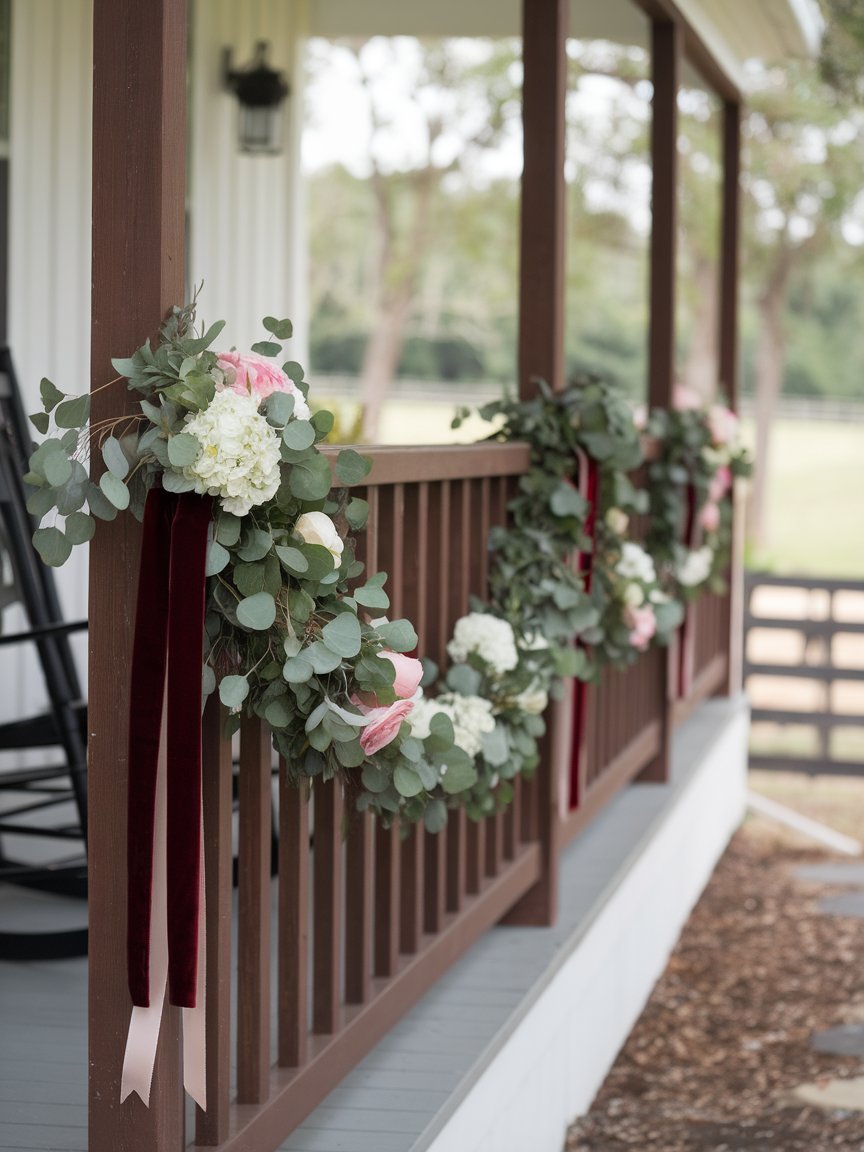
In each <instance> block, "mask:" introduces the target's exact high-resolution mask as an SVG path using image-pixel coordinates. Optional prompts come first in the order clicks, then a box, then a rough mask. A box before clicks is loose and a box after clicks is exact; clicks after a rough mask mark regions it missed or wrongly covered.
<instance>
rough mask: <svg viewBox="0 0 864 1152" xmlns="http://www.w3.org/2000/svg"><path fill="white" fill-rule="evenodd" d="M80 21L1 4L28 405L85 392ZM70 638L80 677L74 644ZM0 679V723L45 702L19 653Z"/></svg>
mask: <svg viewBox="0 0 864 1152" xmlns="http://www.w3.org/2000/svg"><path fill="white" fill-rule="evenodd" d="M91 25H92V13H91V0H13V5H12V52H11V65H12V67H11V84H10V113H11V122H10V159H9V183H10V209H9V346H10V348H11V350H12V356H13V358H14V362H15V366H16V369H17V373H18V378H19V380H20V383H21V387H22V390H23V392H24V403H25V407H26V408H27V410H28V411H30V412H32V411H34V410H36V409H37V408H38V407H39V399H38V397H39V380H40V379H41V377H42V376H48V377H50V378H51V379H52V380H55V381H56V383H57V385H58V387H60V388H62V389H63V390H64V391H70V392H81V391H85V390H86V389H87V388H88V387H89V379H90V365H89V360H90V187H91V175H90V166H91V147H90V136H91V132H90V123H91V75H92V64H91V61H92V53H91V40H92V36H91ZM78 551H79V553H80V555H77V556H74V557H73V559H72V560H70V561H69V563H68V564H67V565H66V566H65V567H64V568H63V569H62V570H61V571H60V572H59V573H58V584H59V587H60V594H61V598H62V601H63V606H64V612H65V614H66V615H67V617H68V618H70V619H78V618H79V617H83V616H85V615H86V612H87V558H86V554H85V552H84V551H82V550H80V549H79V550H78ZM10 623H11V622H10ZM76 644H77V645H78V648H77V651H78V653H79V656H80V657H81V658H80V659H79V667H80V668H81V671H82V674H83V673H85V672H86V668H85V663H86V661H85V659H84V651H85V647H86V641H85V639H84V638H83V637H81V638H79V639H78V640H77V641H76ZM0 682H2V683H3V685H4V691H3V692H2V693H0V719H7V718H11V717H14V716H20V715H26V714H27V713H29V712H31V711H34V710H35V709H36V707H38V706H39V705H40V703H41V702H42V701H43V700H44V698H45V697H44V689H43V686H42V680H41V675H40V673H39V671H38V665H37V664H36V662H35V659H34V658H33V655H32V653H29V652H26V651H24V650H22V651H20V652H19V653H16V654H14V655H12V654H9V655H7V654H4V656H3V662H2V663H0Z"/></svg>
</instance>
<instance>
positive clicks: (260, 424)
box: [183, 390, 280, 516]
mask: <svg viewBox="0 0 864 1152" xmlns="http://www.w3.org/2000/svg"><path fill="white" fill-rule="evenodd" d="M183 431H184V432H188V433H189V434H190V435H191V436H194V437H195V439H196V440H197V441H198V443H199V444H200V445H201V449H200V451H199V453H198V455H197V457H196V458H195V460H194V461H193V463H192V464H189V465H187V466H186V467H185V468H184V469H183V475H184V476H186V477H187V478H188V479H189V480H194V481H195V491H196V492H198V493H199V494H201V495H203V494H204V493H209V494H210V495H211V496H218V497H219V498H220V503H221V504H222V507H223V508H224V509H225V511H226V512H231V513H233V514H234V515H235V516H245V515H246V514H247V513H248V512H249V510H250V508H255V507H256V506H257V505H259V504H265V503H266V502H267V501H268V500H272V499H273V497H274V496H275V495H276V490H277V489H278V487H279V479H280V475H279V434H278V432H277V431H276V429H275V428H273V427H271V426H270V425H269V424H268V423H267V421H266V419H265V418H264V417H263V416H262V415H261V413H260V412H259V411H258V400H257V398H256V397H255V396H241V395H238V394H237V393H236V392H230V391H227V390H226V391H224V392H217V393H216V395H215V396H214V397H213V399H212V400H211V401H210V404H209V406H208V407H207V408H205V409H204V411H203V412H197V413H196V414H195V415H194V416H191V417H190V418H189V419H188V420H187V421H186V424H185V426H184V428H183Z"/></svg>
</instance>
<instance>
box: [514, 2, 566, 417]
mask: <svg viewBox="0 0 864 1152" xmlns="http://www.w3.org/2000/svg"><path fill="white" fill-rule="evenodd" d="M569 9H570V5H569V0H523V4H522V18H523V31H522V59H523V71H524V79H523V85H522V124H523V129H522V130H523V149H524V166H523V170H522V205H521V225H520V265H519V395H520V396H521V397H522V399H523V400H527V399H530V398H531V397H532V396H534V395H536V392H537V384H536V381H537V379H538V378H540V379H543V380H545V381H546V382H547V383H548V384H550V385H551V386H552V387H553V388H555V389H556V390H560V389H562V388H563V387H564V376H565V366H564V261H565V194H566V188H565V182H564V139H565V99H566V95H567V53H566V43H567V29H568V23H569Z"/></svg>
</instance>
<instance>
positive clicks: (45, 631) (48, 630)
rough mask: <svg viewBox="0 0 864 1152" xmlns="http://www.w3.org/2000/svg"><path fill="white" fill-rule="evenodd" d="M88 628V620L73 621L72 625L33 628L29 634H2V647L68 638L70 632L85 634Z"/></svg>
mask: <svg viewBox="0 0 864 1152" xmlns="http://www.w3.org/2000/svg"><path fill="white" fill-rule="evenodd" d="M87 627H88V621H86V620H73V621H71V622H70V623H59V624H42V625H40V626H39V627H38V628H31V629H30V631H29V632H10V633H8V634H7V635H3V634H0V647H2V646H3V645H5V644H24V643H26V642H28V641H33V640H40V639H41V638H42V637H44V636H67V635H68V634H69V633H70V632H83V631H84V630H85V629H86V628H87Z"/></svg>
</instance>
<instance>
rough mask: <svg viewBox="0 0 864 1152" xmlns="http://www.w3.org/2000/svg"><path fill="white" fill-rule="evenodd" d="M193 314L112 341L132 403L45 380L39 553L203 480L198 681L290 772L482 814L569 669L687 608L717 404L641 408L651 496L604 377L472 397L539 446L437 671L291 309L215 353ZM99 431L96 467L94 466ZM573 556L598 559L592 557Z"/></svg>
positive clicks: (60, 557)
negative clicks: (397, 594) (637, 475)
mask: <svg viewBox="0 0 864 1152" xmlns="http://www.w3.org/2000/svg"><path fill="white" fill-rule="evenodd" d="M195 316H196V304H195V301H193V302H192V303H191V304H189V305H186V306H185V307H183V308H175V309H173V311H172V313H171V315H170V316H169V318H168V319H167V321H166V323H165V324H164V326H163V327H162V329H161V333H160V340H159V342H158V343H157V346H156V347H155V348H151V347H150V344H149V342H148V343H145V344H144V345H142V347H140V348H139V349H138V350H137V351H136V352H135V353H134V354H133V355H132V356H131V357H129V358H128V359H123V360H116V361H114V366H115V368H116V370H117V372H118V373H119V376H118V377H117V380H120V379H123V378H125V379H126V381H127V382H128V387H129V389H130V390H133V391H135V392H137V393H139V395H140V400H139V408H140V412H136V413H134V414H133V415H131V416H129V415H124V416H120V417H116V418H112V419H109V420H106V421H102V422H100V423H98V424H90V423H89V397H88V396H67V395H65V394H64V393H62V392H61V391H60V390H59V389H58V388H56V387H55V385H54V384H52V383H51V382H50V381H48V380H43V381H42V385H41V395H42V400H43V407H44V411H43V412H40V413H37V414H35V415H34V416H33V417H32V418H31V419H32V420H33V423H34V425H35V426H36V427H37V429H38V430H39V431H40V432H41V433H42V434H43V436H46V437H47V438H46V439H45V440H44V441H43V442H42V444H41V445H40V446H39V447H38V448H37V449H36V450H35V451H34V453H33V455H32V457H31V460H30V472H29V473H28V475H27V477H26V480H27V483H28V484H29V485H30V487H31V495H30V497H29V501H28V508H29V510H30V511H31V512H32V513H33V514H34V516H37V517H39V518H40V519H44V518H45V517H46V516H48V517H50V518H51V522H50V523H48V524H47V525H45V526H40V527H39V528H37V530H36V532H35V533H34V543H35V546H36V547H37V549H38V550H39V551H40V554H41V555H42V557H43V559H44V560H45V562H46V563H48V564H52V565H59V564H62V563H64V562H65V560H66V559H67V558H68V556H69V554H70V553H71V551H72V547H73V546H74V545H75V544H79V543H84V542H85V541H87V540H89V539H90V538H92V536H93V534H94V531H95V528H96V520H97V519H102V520H111V519H113V518H114V517H115V516H116V515H117V514H118V513H119V512H121V511H124V510H125V509H127V508H128V509H129V510H131V511H132V512H133V514H134V515H136V516H138V517H139V518H140V517H141V516H142V514H143V509H144V503H145V499H146V495H147V492H148V490H149V489H150V488H151V487H152V486H153V485H154V484H161V485H162V486H163V487H164V488H165V489H167V490H168V491H172V492H177V493H182V492H193V491H195V492H199V493H204V492H207V493H209V494H210V495H211V496H213V497H215V499H214V519H213V524H212V531H211V539H210V543H209V547H208V553H207V568H206V577H207V597H206V616H205V631H206V652H205V662H204V667H203V690H204V693H205V695H207V694H209V693H212V692H213V691H218V694H219V697H220V700H221V701H222V703H223V704H224V705H225V707H226V709H227V710H228V731H229V733H230V732H232V731H235V730H236V728H237V727H238V726H239V722H240V714H241V712H244V711H245V712H246V713H247V714H249V715H256V716H259V717H260V718H261V719H263V720H265V721H266V722H267V724H268V725H269V726H270V728H271V731H272V737H273V743H274V746H275V748H276V749H277V750H278V752H279V753H280V754H281V755H282V756H283V757H284V758H285V760H286V763H287V765H288V770H289V773H290V775H291V778H292V779H293V781H294V782H295V783H296V784H298V785H300V784H303V783H306V782H308V781H310V780H315V779H328V778H330V777H333V776H335V775H339V776H340V777H342V778H343V779H344V780H345V782H346V786H347V787H348V788H349V790H350V792H351V794H352V795H353V796H354V797H355V799H356V806H357V808H358V809H360V810H371V811H373V812H375V813H377V814H378V815H379V816H380V817H381V818H382V819H383V820H384V821H385V822H389V821H390V820H392V819H393V818H394V817H396V816H398V817H399V819H400V820H401V821H402V822H403V823H404V824H410V823H412V822H415V821H420V820H422V821H423V822H424V824H425V826H426V828H427V829H429V830H430V831H432V832H436V831H439V830H440V829H441V828H442V827H443V826H444V825H445V823H446V821H447V813H448V809H450V808H452V807H457V806H461V807H464V808H466V810H467V811H468V813H469V815H471V816H472V817H475V818H480V817H482V816H484V815H486V814H488V813H490V812H492V811H494V810H496V808H499V807H502V806H504V805H506V804H507V803H508V802H509V800H510V798H511V796H512V781H513V779H514V778H515V777H516V776H519V775H525V776H528V775H530V774H531V773H532V772H533V771H534V769H535V767H536V765H537V763H538V759H539V752H538V744H539V740H540V738H541V737H542V735H543V733H544V731H545V723H544V719H543V712H544V711H545V708H546V705H547V703H548V700H549V697H550V695H551V696H554V695H556V694H559V693H560V692H561V691H562V684H563V681H564V679H565V678H568V677H578V678H581V679H586V680H587V679H591V678H594V677H596V675H597V674H598V671H599V669H600V667H601V666H602V665H604V664H606V663H612V664H615V665H617V666H624V665H627V664H629V663H632V662H633V661H634V660H635V659H636V658H637V657H638V654H639V652H640V651H643V650H644V649H645V648H646V647H648V645H649V644H652V643H654V644H657V643H659V644H663V643H666V642H668V640H669V637H670V636H671V634H672V632H673V631H674V629H675V628H676V627H677V625H678V623H679V622H680V620H681V618H682V614H683V609H682V605H681V603H680V601H679V599H678V598H677V597H675V596H670V595H669V591H670V588H669V587H668V586H667V588H665V589H664V588H663V587H661V580H662V579H663V578H666V577H668V572H669V571H671V570H672V566H673V565H674V560H675V555H676V553H675V547H676V545H675V543H674V537H675V533H678V532H680V525H681V518H682V508H683V507H684V505H683V504H682V501H683V500H685V496H684V495H682V494H683V493H684V492H685V491H686V490H687V485H695V487H696V489H697V491H699V492H702V490H703V489H704V491H705V493H706V494H707V493H709V492H711V491H714V490H716V488H717V480H716V476H717V469H718V468H719V467H721V465H717V464H716V461H717V460H719V459H720V456H718V455H717V452H718V448H717V445H716V443H715V442H714V441H713V440H712V444H711V445H709V443H708V441H707V440H706V436H708V437H709V438H710V436H711V434H712V433H711V425H710V422H707V418H704V417H700V419H699V420H697V418H696V417H695V416H692V415H689V414H688V415H686V416H685V415H681V414H670V415H669V420H668V424H667V425H666V426H665V427H664V428H662V429H661V428H660V417H659V416H658V417H652V421H653V423H652V430H653V431H655V432H656V431H658V430H659V431H661V432H662V433H664V434H665V435H666V436H667V438H668V446H667V449H666V450H664V454H663V455H662V456H661V458H660V460H659V461H655V463H654V464H652V465H651V469H650V471H649V478H650V482H651V488H650V491H649V493H648V494H646V493H645V492H640V491H637V489H636V487H635V486H634V484H633V482H632V481H631V479H630V474H632V473H633V472H634V471H635V470H637V469H639V468H640V466H641V465H642V464H643V453H642V447H641V441H640V435H639V432H638V430H637V429H636V428H635V426H634V422H633V417H632V413H631V411H630V408H629V407H628V405H627V403H626V402H625V400H624V399H623V398H622V397H621V396H620V395H619V393H618V392H617V391H616V390H615V389H614V388H613V387H611V386H610V385H609V384H607V383H605V382H603V381H601V380H597V379H593V378H592V379H580V380H577V381H574V382H573V384H572V385H571V386H570V387H569V388H567V389H566V390H565V391H564V392H562V393H553V392H552V391H551V390H550V389H549V388H548V387H547V386H546V385H545V384H543V383H541V384H540V385H539V393H538V395H537V397H536V399H533V400H530V401H511V400H502V401H496V402H495V403H492V404H489V405H487V406H486V407H485V408H483V409H481V414H482V415H483V416H484V417H485V418H486V419H487V420H494V421H495V422H496V424H497V427H496V428H495V430H494V431H493V432H492V433H491V437H490V438H492V439H497V440H522V441H527V443H528V444H529V445H530V451H531V467H530V469H529V471H528V472H527V473H526V474H525V475H524V476H522V477H521V478H520V481H519V490H518V493H517V494H516V496H515V497H514V499H513V500H512V501H511V502H510V504H509V505H508V512H509V520H508V526H507V527H498V528H495V529H493V531H492V534H491V538H490V541H489V545H490V549H491V553H492V564H491V573H490V581H489V596H488V601H479V600H476V601H474V602H473V603H472V605H471V609H472V610H471V612H470V613H469V615H468V616H466V617H463V618H462V619H461V620H460V621H457V623H456V626H455V629H454V634H453V638H452V639H451V641H450V643H449V645H448V655H449V657H450V661H451V663H450V667H449V669H448V670H447V672H446V675H444V676H443V678H441V677H440V676H439V671H438V669H437V668H436V667H435V666H434V665H432V664H431V663H430V662H424V663H425V664H426V667H425V669H423V668H421V664H420V661H417V660H415V659H414V658H413V657H411V656H410V655H407V654H408V653H411V652H413V651H414V650H415V648H416V646H417V643H418V638H417V635H416V633H415V631H414V628H413V627H412V625H411V623H410V622H409V621H407V620H389V619H388V618H387V617H386V615H384V613H386V612H387V610H388V608H389V598H388V596H387V592H386V581H387V576H386V573H383V572H378V573H373V574H371V575H367V576H366V578H365V580H364V579H362V577H363V565H362V564H361V563H360V562H359V561H358V560H357V558H356V553H355V548H354V540H353V538H352V535H351V533H354V532H359V531H361V530H362V529H363V527H364V525H365V522H366V517H367V514H368V505H367V504H366V502H365V501H364V500H362V499H359V498H357V497H356V496H353V495H352V493H351V488H352V487H353V486H355V485H359V484H362V483H363V481H364V480H365V478H366V476H367V475H368V473H369V469H370V466H371V465H370V461H369V460H368V459H367V458H365V457H363V456H362V455H360V454H359V453H358V452H356V451H354V450H353V449H350V448H348V449H343V450H341V451H340V452H339V453H338V455H337V456H336V457H335V461H334V462H333V465H332V469H331V462H330V460H328V458H327V457H326V456H325V455H324V454H323V453H322V452H321V450H320V448H319V445H320V444H321V442H322V441H323V440H324V438H325V437H326V436H327V435H328V433H329V432H330V431H331V429H332V427H333V423H334V418H333V415H332V413H330V412H329V411H326V410H318V411H316V412H314V414H313V413H312V412H311V411H310V409H309V407H308V405H307V403H306V399H307V393H308V386H307V384H306V382H305V380H304V379H303V375H304V374H303V370H302V368H301V367H300V365H299V364H297V363H296V362H295V361H292V360H287V361H285V362H284V363H283V364H282V365H281V368H280V367H279V365H278V360H280V359H281V357H282V355H283V348H282V342H283V341H285V340H287V339H289V338H290V336H291V324H290V321H288V320H277V319H275V318H273V317H267V318H266V319H265V320H264V322H263V324H264V328H265V330H266V332H267V333H268V337H267V339H265V340H262V341H261V342H260V343H258V344H255V345H253V348H252V351H251V354H245V355H243V354H238V353H236V352H234V351H233V350H232V351H231V352H228V353H217V352H215V351H213V350H212V348H211V345H212V344H213V342H214V340H215V339H216V338H217V337H218V335H219V333H220V332H221V330H222V327H223V324H222V323H221V322H220V323H217V324H214V325H212V326H211V327H209V328H207V329H206V331H201V332H199V331H198V330H196V327H195ZM114 382H115V381H112V383H114ZM464 414H465V412H463V413H461V414H460V416H458V417H457V419H456V421H455V422H454V423H456V424H457V425H458V423H459V421H460V419H461V417H462V416H464ZM52 422H53V425H54V428H53V432H52V429H51V425H52ZM706 429H707V431H706ZM49 433H50V434H49ZM712 445H713V447H712ZM94 450H95V452H96V453H97V454H98V456H101V460H102V463H103V464H104V471H103V472H101V474H100V476H99V480H98V483H97V482H95V481H93V480H91V479H90V477H89V475H88V472H87V468H86V464H87V462H88V460H89V459H90V457H91V456H92V454H93V452H94ZM711 451H713V452H714V456H711V454H710V453H711ZM586 458H590V460H591V461H593V462H594V465H595V466H596V469H597V473H596V479H597V484H596V508H594V509H592V508H591V506H590V504H589V501H588V500H587V499H586V496H585V495H584V494H583V493H582V492H580V491H579V490H578V488H577V487H576V485H575V484H574V477H575V478H576V479H577V480H579V479H580V476H579V469H580V467H581V466H583V465H584V464H585V461H586ZM722 459H723V464H722V467H729V468H730V469H733V470H735V471H736V474H740V472H741V471H742V470H743V469H744V467H745V465H744V463H743V458H742V457H740V455H738V454H736V453H735V452H734V451H732V450H731V449H730V450H729V451H727V452H726V454H725V455H723V457H722ZM268 461H269V463H268ZM580 461H581V464H580V463H579V462H580ZM712 461H713V462H714V464H713V465H712ZM714 465H716V466H714ZM712 466H713V467H714V471H713V472H711V468H712ZM334 476H335V481H334ZM712 476H713V477H714V479H713V481H712ZM581 479H584V477H581ZM670 479H671V481H672V482H673V483H672V487H671V489H670V488H669V483H668V482H669V481H670ZM712 482H713V484H714V489H712V487H711V486H712ZM667 489H669V490H667ZM700 507H701V505H700ZM658 510H659V511H658ZM649 512H650V513H651V514H652V516H658V517H660V519H661V523H660V524H654V523H652V524H650V525H649V529H648V535H647V542H648V548H649V551H646V550H645V548H643V547H642V546H641V545H639V544H638V543H636V542H635V541H633V540H632V539H629V538H628V530H629V528H630V525H631V521H632V518H633V517H644V516H645V514H646V513H649ZM722 523H723V521H722V520H721V525H722ZM673 529H674V531H673ZM721 537H722V533H721ZM721 537H718V543H717V545H716V548H715V553H714V555H715V556H718V557H722V550H721V549H722V539H721ZM655 550H656V551H655ZM649 553H653V555H654V556H656V557H657V558H658V559H659V560H660V561H662V565H661V570H660V571H658V568H657V566H656V565H655V563H654V559H653V558H652V554H649ZM579 555H581V556H583V557H590V559H591V564H590V579H589V577H588V575H587V572H588V567H587V565H585V564H582V565H580V564H579V563H577V561H576V558H577V556H579ZM717 563H718V565H719V563H720V560H719V559H718V561H717ZM421 673H422V674H423V679H422V684H423V686H426V687H430V686H431V692H430V694H428V695H426V696H424V695H423V693H422V690H421V688H420V681H421Z"/></svg>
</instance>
